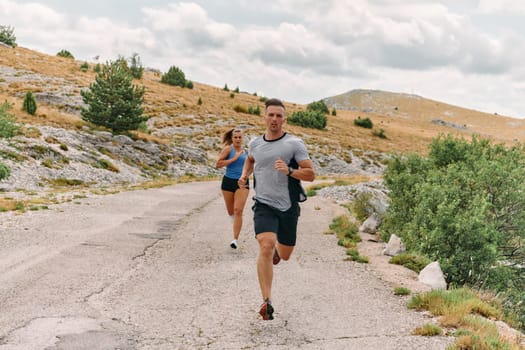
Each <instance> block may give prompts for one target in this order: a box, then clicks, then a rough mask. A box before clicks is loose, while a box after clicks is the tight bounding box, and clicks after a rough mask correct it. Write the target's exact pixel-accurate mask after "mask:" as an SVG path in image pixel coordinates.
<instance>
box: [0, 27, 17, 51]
mask: <svg viewBox="0 0 525 350" xmlns="http://www.w3.org/2000/svg"><path fill="white" fill-rule="evenodd" d="M14 31H15V29H14V28H13V27H11V26H4V25H0V42H2V43H4V44H6V45H9V46H11V47H16V36H15V34H14Z"/></svg>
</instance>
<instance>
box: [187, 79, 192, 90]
mask: <svg viewBox="0 0 525 350" xmlns="http://www.w3.org/2000/svg"><path fill="white" fill-rule="evenodd" d="M186 87H187V88H188V89H193V82H192V81H191V80H187V81H186Z"/></svg>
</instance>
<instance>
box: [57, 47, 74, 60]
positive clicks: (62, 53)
mask: <svg viewBox="0 0 525 350" xmlns="http://www.w3.org/2000/svg"><path fill="white" fill-rule="evenodd" d="M57 56H58V57H65V58H71V59H75V57H74V56H73V54H72V53H71V52H69V51H68V50H65V49H62V50H60V51H58V52H57Z"/></svg>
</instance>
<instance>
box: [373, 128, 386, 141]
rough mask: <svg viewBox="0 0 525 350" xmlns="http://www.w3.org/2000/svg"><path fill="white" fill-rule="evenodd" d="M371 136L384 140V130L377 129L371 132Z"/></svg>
mask: <svg viewBox="0 0 525 350" xmlns="http://www.w3.org/2000/svg"><path fill="white" fill-rule="evenodd" d="M372 135H374V136H377V137H379V138H380V139H386V135H385V130H384V129H379V130H374V131H372Z"/></svg>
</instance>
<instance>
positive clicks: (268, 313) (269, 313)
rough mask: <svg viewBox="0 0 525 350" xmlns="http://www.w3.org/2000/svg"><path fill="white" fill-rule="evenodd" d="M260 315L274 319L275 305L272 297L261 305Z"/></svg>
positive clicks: (266, 318) (267, 318) (264, 318)
mask: <svg viewBox="0 0 525 350" xmlns="http://www.w3.org/2000/svg"><path fill="white" fill-rule="evenodd" d="M259 315H261V316H262V318H263V320H273V306H272V303H271V302H270V299H266V300H265V301H264V303H263V304H262V305H261V309H260V310H259Z"/></svg>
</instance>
